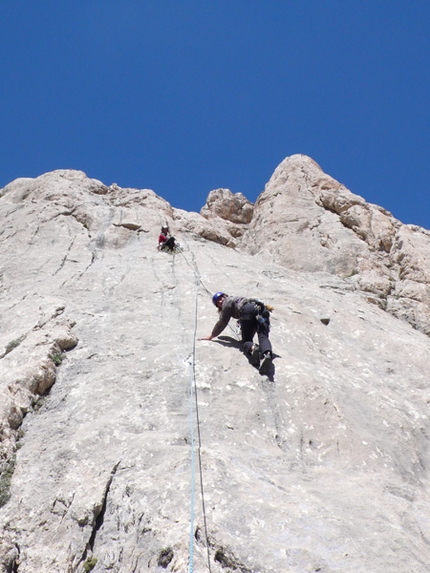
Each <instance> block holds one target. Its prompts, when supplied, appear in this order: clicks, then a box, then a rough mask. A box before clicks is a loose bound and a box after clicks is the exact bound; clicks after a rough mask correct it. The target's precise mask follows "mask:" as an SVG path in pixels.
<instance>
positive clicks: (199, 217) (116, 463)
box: [0, 156, 430, 573]
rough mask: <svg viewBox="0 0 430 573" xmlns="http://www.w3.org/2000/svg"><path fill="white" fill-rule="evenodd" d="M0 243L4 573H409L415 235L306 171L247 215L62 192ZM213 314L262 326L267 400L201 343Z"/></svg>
mask: <svg viewBox="0 0 430 573" xmlns="http://www.w3.org/2000/svg"><path fill="white" fill-rule="evenodd" d="M250 213H251V214H252V217H250ZM0 220H1V221H2V225H1V227H0V247H1V259H0V468H1V477H0V506H1V507H0V528H1V535H0V571H3V572H5V573H6V572H7V573H11V572H19V573H42V572H44V571H46V572H47V571H49V572H51V573H55V572H58V573H60V572H61V573H64V572H65V571H69V572H74V571H76V572H79V573H81V572H83V571H89V570H92V571H94V572H95V573H101V572H108V571H109V572H117V573H119V572H121V573H129V572H131V571H136V572H137V571H150V572H160V571H172V572H173V571H185V570H188V569H189V567H190V566H192V567H193V570H195V571H209V565H210V570H211V571H212V572H214V573H221V572H223V573H229V572H231V573H232V572H234V571H241V572H242V573H281V572H282V573H290V572H291V573H292V572H294V573H296V572H297V573H298V572H300V573H301V572H304V571H309V572H311V571H320V572H324V573H329V572H330V573H331V572H333V573H334V572H354V573H369V571H372V572H374V573H386V572H387V571H390V572H394V573H407V572H411V571H413V572H414V573H421V572H423V573H424V572H425V571H427V569H428V563H430V549H429V547H430V522H429V517H428V516H429V515H430V496H429V493H430V490H429V480H428V468H429V466H430V454H429V448H428V439H429V430H430V428H429V415H428V405H429V402H430V385H429V374H428V363H429V352H430V338H429V336H427V335H426V332H428V330H429V323H428V321H429V312H428V310H429V274H430V256H429V255H430V253H429V249H430V237H429V232H428V231H426V230H425V229H421V228H419V227H414V226H410V225H403V224H402V223H401V222H400V221H397V220H396V219H394V218H393V217H392V216H391V215H390V214H389V213H388V212H387V211H385V210H384V209H382V208H381V207H377V206H375V205H370V204H368V203H366V202H365V201H364V199H362V198H361V197H358V196H356V195H354V194H352V193H351V192H350V191H348V190H347V189H346V188H345V187H344V186H343V185H341V184H340V183H338V182H336V181H335V180H334V179H332V178H331V177H329V176H328V175H326V174H324V173H323V172H322V170H321V169H320V168H319V167H318V165H317V164H316V163H315V162H314V161H312V160H311V159H310V158H307V157H305V156H292V157H289V158H287V159H286V160H285V161H283V162H282V163H281V165H280V166H279V167H278V168H277V169H276V171H275V173H274V175H273V177H272V178H271V180H270V181H269V183H268V184H267V186H266V189H265V191H264V192H263V193H262V194H261V195H260V197H259V198H258V200H257V202H256V204H255V207H253V206H252V205H251V204H250V203H249V202H247V201H246V199H245V198H243V197H242V196H240V197H238V196H237V195H233V194H232V193H230V192H229V191H227V190H218V191H215V192H212V193H211V194H210V196H209V198H208V203H207V205H206V206H205V207H204V208H203V209H202V212H201V214H198V213H187V212H185V211H182V210H178V209H173V208H172V207H171V206H170V205H169V204H168V203H167V202H166V201H165V200H163V199H162V198H160V197H158V196H157V195H156V194H155V193H154V192H153V191H151V190H147V189H144V190H136V189H122V188H120V187H119V186H118V185H116V184H113V185H110V186H107V185H104V184H103V183H101V182H100V181H97V180H94V179H89V178H87V177H86V176H85V174H84V173H82V172H78V171H68V170H61V171H55V172H53V173H47V174H45V175H42V176H40V177H38V178H36V179H19V180H16V181H14V182H12V183H11V184H9V185H8V186H6V187H5V188H4V189H3V190H1V191H0ZM165 223H168V224H169V226H170V229H171V231H172V233H173V235H174V236H175V237H176V238H177V240H178V242H179V243H180V245H181V251H180V252H177V253H176V254H174V255H170V254H167V253H163V252H159V251H158V250H157V248H156V245H157V237H158V233H159V229H160V227H161V225H163V224H165ZM217 290H223V291H225V292H227V293H229V294H243V295H249V296H255V297H258V298H260V299H262V300H263V301H265V302H266V303H268V304H271V305H273V306H274V307H275V309H274V311H273V313H272V319H271V323H272V330H271V339H272V343H273V348H274V352H275V359H274V368H275V371H274V373H273V376H271V377H270V379H269V378H268V377H265V376H260V374H259V373H258V371H257V370H256V369H255V368H253V367H252V366H251V365H250V364H249V363H248V361H247V359H246V357H245V356H244V355H243V354H241V353H240V351H239V339H238V334H237V332H236V325H235V323H233V322H232V323H231V325H230V326H229V327H228V328H227V329H226V330H225V331H224V332H223V333H222V335H221V336H220V337H218V338H217V339H215V340H213V341H211V342H209V341H199V340H198V338H199V337H201V336H205V335H208V334H209V333H210V332H211V329H212V326H213V325H214V323H215V321H216V319H217V313H216V311H215V308H214V307H213V305H212V302H211V295H212V293H213V292H214V291H217ZM202 496H203V499H202ZM203 502H204V503H203ZM203 510H204V512H203ZM190 561H192V563H191V564H190Z"/></svg>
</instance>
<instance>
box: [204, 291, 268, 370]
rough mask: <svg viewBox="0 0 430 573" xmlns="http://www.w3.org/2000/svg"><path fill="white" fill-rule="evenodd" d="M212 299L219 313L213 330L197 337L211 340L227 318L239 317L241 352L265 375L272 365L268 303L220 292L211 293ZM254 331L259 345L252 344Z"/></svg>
mask: <svg viewBox="0 0 430 573" xmlns="http://www.w3.org/2000/svg"><path fill="white" fill-rule="evenodd" d="M212 302H213V303H214V305H215V306H216V307H217V309H218V311H219V313H220V316H219V319H218V322H217V323H216V324H215V326H214V327H213V329H212V333H211V334H210V335H209V336H205V337H203V338H201V339H200V340H212V339H213V338H215V337H216V336H218V335H220V334H221V332H222V331H223V330H224V329H225V327H226V326H227V324H228V323H229V321H230V318H236V319H237V320H239V323H240V328H241V332H242V351H243V352H244V354H246V355H247V356H248V357H249V359H250V361H251V363H252V364H253V365H254V366H257V367H259V370H260V373H261V374H267V373H268V372H269V371H270V369H271V367H272V345H271V343H270V340H269V331H270V312H269V309H268V308H267V306H266V305H265V304H264V303H262V302H261V301H259V300H256V299H253V298H246V297H243V296H229V295H228V294H226V293H225V292H221V291H218V292H216V293H215V294H214V295H213V297H212ZM255 334H257V335H258V342H259V345H258V344H254V343H253V338H254V336H255ZM261 360H262V362H261V364H260V361H261Z"/></svg>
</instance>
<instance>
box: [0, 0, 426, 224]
mask: <svg viewBox="0 0 430 573" xmlns="http://www.w3.org/2000/svg"><path fill="white" fill-rule="evenodd" d="M0 79H1V91H0V152H1V153H0V187H3V186H4V185H6V184H7V183H8V182H10V181H12V180H13V179H15V178H17V177H36V176H38V175H41V174H42V173H45V172H47V171H52V170H54V169H60V168H61V169H62V168H72V169H80V170H82V171H85V172H86V173H87V175H88V176H90V177H94V178H96V179H100V180H101V181H103V182H104V183H106V184H107V185H110V184H111V183H113V182H116V183H118V185H120V186H121V187H136V188H150V189H153V190H154V191H155V192H156V193H157V194H158V195H161V196H162V197H164V198H165V199H167V200H168V201H169V202H170V203H171V204H172V205H173V206H175V207H180V208H182V209H186V210H194V211H198V210H200V208H201V207H202V206H203V204H204V203H205V200H206V196H207V194H208V192H209V191H210V190H212V189H215V188H218V187H227V188H229V189H231V191H233V192H234V193H236V192H241V193H243V194H244V195H245V196H246V197H248V199H250V200H251V201H255V199H256V198H257V196H258V195H259V194H260V193H261V191H263V189H264V185H265V183H266V182H267V181H268V180H269V178H270V176H271V174H272V173H273V171H274V170H275V168H276V167H277V165H278V164H279V163H280V162H281V161H282V160H283V159H284V158H285V157H286V156H288V155H292V154H294V153H304V154H306V155H309V156H311V157H312V158H313V159H314V160H315V161H317V163H319V164H320V165H321V167H322V168H323V169H324V171H326V172H327V173H328V174H330V175H331V176H333V177H335V178H336V179H338V180H339V181H341V182H342V183H344V184H345V185H346V186H347V187H348V188H349V189H350V190H351V191H353V192H354V193H357V194H359V195H362V196H363V197H364V198H365V199H366V200H367V201H369V202H371V203H377V204H378V205H381V206H383V207H385V208H386V209H388V210H390V211H391V212H392V213H393V215H394V216H395V217H397V218H398V219H400V220H401V221H403V222H404V223H414V224H418V225H421V226H424V227H426V228H427V229H430V182H429V160H430V0H409V1H407V0H405V1H400V0H383V1H382V0H360V1H358V0H357V1H353V0H326V1H324V0H314V1H306V0H302V1H300V2H297V1H293V0H266V1H263V0H258V1H257V0H211V1H208V0H121V1H119V0H115V1H114V0H73V1H72V2H69V1H66V0H37V1H35V0H19V1H17V0H9V1H8V2H6V1H3V2H1V18H0Z"/></svg>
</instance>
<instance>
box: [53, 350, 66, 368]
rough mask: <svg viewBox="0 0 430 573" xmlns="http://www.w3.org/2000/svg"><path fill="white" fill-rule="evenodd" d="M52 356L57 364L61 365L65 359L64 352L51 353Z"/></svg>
mask: <svg viewBox="0 0 430 573" xmlns="http://www.w3.org/2000/svg"><path fill="white" fill-rule="evenodd" d="M50 358H51V360H52V362H53V363H54V364H55V366H60V364H61V363H62V362H63V360H64V354H63V353H62V352H55V353H54V354H51V357H50Z"/></svg>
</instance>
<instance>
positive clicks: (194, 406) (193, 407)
mask: <svg viewBox="0 0 430 573" xmlns="http://www.w3.org/2000/svg"><path fill="white" fill-rule="evenodd" d="M181 254H182V256H183V257H184V259H185V260H186V262H187V264H188V265H189V266H190V267H191V269H192V270H193V273H194V277H195V281H196V295H195V303H194V330H193V343H192V353H191V370H190V434H191V502H190V559H189V573H193V568H194V543H195V533H194V517H195V465H196V463H195V450H196V447H195V439H194V429H195V428H197V457H198V462H199V475H200V495H201V500H202V513H203V525H204V532H205V539H206V550H207V560H208V569H209V573H211V564H210V555H209V538H208V528H207V519H206V507H205V496H204V487H203V473H202V458H201V449H202V440H201V433H200V418H199V406H198V400H197V385H196V340H197V308H198V306H197V305H198V289H199V283H200V284H202V286H203V287H204V285H203V283H202V281H201V279H200V276H199V273H198V270H197V265H196V262H195V261H193V263H194V267H193V266H192V265H191V264H190V263H189V262H188V260H187V258H186V257H185V255H184V254H183V252H181ZM204 288H206V287H204ZM206 290H207V289H206ZM194 413H195V414H194ZM194 419H195V422H194Z"/></svg>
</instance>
